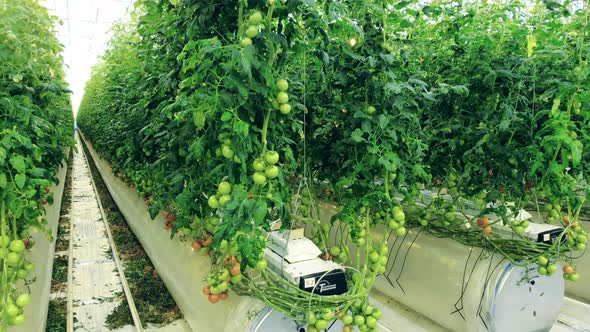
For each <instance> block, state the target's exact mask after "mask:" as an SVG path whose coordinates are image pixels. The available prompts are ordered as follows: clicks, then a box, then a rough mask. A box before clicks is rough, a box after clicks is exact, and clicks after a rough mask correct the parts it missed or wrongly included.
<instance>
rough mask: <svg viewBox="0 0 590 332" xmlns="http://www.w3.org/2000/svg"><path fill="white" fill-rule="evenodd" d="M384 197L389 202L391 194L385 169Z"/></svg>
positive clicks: (387, 173) (387, 172)
mask: <svg viewBox="0 0 590 332" xmlns="http://www.w3.org/2000/svg"><path fill="white" fill-rule="evenodd" d="M384 183H385V197H386V198H387V200H388V201H390V202H391V194H390V193H389V171H388V170H385V181H384Z"/></svg>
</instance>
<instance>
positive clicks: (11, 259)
mask: <svg viewBox="0 0 590 332" xmlns="http://www.w3.org/2000/svg"><path fill="white" fill-rule="evenodd" d="M19 261H20V255H19V254H17V253H15V252H9V253H8V256H6V262H7V263H8V266H16V265H17V264H18V262H19Z"/></svg>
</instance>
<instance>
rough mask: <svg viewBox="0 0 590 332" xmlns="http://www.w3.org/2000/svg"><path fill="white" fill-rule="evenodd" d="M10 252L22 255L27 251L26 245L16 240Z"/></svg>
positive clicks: (12, 243)
mask: <svg viewBox="0 0 590 332" xmlns="http://www.w3.org/2000/svg"><path fill="white" fill-rule="evenodd" d="M9 248H10V250H11V251H13V252H16V253H21V252H23V251H24V250H25V243H24V242H23V241H21V240H14V241H12V242H10V246H9Z"/></svg>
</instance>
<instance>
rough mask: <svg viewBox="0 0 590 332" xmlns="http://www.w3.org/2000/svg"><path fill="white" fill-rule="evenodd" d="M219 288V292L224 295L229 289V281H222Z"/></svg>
mask: <svg viewBox="0 0 590 332" xmlns="http://www.w3.org/2000/svg"><path fill="white" fill-rule="evenodd" d="M218 287H219V290H220V291H221V292H222V293H223V292H225V291H227V290H228V289H229V284H228V283H227V281H222V282H221V283H220V284H219V286H218Z"/></svg>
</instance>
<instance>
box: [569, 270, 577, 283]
mask: <svg viewBox="0 0 590 332" xmlns="http://www.w3.org/2000/svg"><path fill="white" fill-rule="evenodd" d="M578 279H580V275H579V274H577V273H575V272H574V273H572V274H570V275H569V280H571V281H577V280H578Z"/></svg>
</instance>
